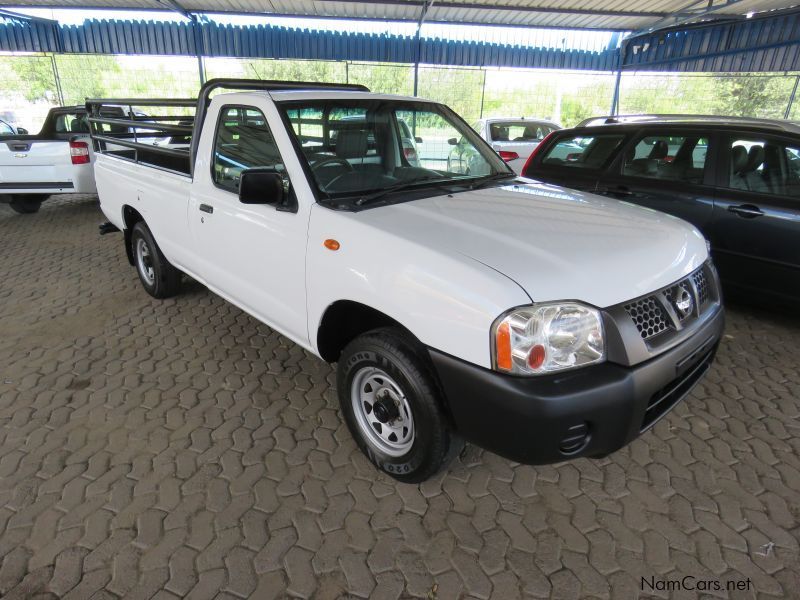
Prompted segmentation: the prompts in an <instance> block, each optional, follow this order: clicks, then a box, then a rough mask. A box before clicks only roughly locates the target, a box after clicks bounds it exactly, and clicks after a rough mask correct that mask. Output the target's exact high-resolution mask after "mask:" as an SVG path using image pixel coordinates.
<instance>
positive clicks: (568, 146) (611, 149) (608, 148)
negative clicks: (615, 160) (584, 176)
mask: <svg viewBox="0 0 800 600" xmlns="http://www.w3.org/2000/svg"><path fill="white" fill-rule="evenodd" d="M623 137H624V136H622V135H614V134H604V135H594V136H571V137H565V138H562V139H560V140H558V141H557V142H556V143H555V144H554V145H553V146H552V147H551V148H550V149H549V150H548V151H547V153H546V154H545V155H544V158H543V159H542V164H545V165H553V166H561V167H575V168H583V169H600V168H602V167H603V166H604V165H605V164H607V163H608V161H609V159H610V158H611V157H612V156H613V155H614V153H615V152H616V151H617V149H618V148H619V147H620V145H621V144H622V139H623Z"/></svg>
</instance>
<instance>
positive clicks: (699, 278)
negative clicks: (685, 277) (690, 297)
mask: <svg viewBox="0 0 800 600" xmlns="http://www.w3.org/2000/svg"><path fill="white" fill-rule="evenodd" d="M692 280H693V281H694V287H696V288H697V302H698V304H699V305H700V306H703V304H705V303H706V302H707V301H708V283H707V282H706V272H705V271H704V270H703V269H698V270H697V271H695V272H694V273H693V274H692Z"/></svg>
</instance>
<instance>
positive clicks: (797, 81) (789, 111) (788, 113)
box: [783, 75, 800, 119]
mask: <svg viewBox="0 0 800 600" xmlns="http://www.w3.org/2000/svg"><path fill="white" fill-rule="evenodd" d="M798 85H800V75H798V76H797V78H796V79H795V80H794V87H793V88H792V95H791V96H789V104H787V105H786V112H785V113H784V115H783V118H784V119H788V118H789V117H790V116H791V114H792V104H794V97H795V96H796V95H797V86H798Z"/></svg>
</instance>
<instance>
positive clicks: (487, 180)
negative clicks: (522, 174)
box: [469, 173, 518, 190]
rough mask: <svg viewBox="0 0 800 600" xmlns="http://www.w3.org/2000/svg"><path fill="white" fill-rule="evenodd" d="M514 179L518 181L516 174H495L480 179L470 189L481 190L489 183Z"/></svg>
mask: <svg viewBox="0 0 800 600" xmlns="http://www.w3.org/2000/svg"><path fill="white" fill-rule="evenodd" d="M512 177H513V178H514V179H516V178H517V177H518V175H517V174H516V173H493V174H491V175H486V176H485V177H478V178H477V179H475V181H474V182H473V183H472V185H470V186H469V189H471V190H477V189H478V188H481V187H483V186H485V185H487V184H489V183H492V182H495V181H503V180H504V179H511V178H512Z"/></svg>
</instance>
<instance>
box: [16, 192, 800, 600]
mask: <svg viewBox="0 0 800 600" xmlns="http://www.w3.org/2000/svg"><path fill="white" fill-rule="evenodd" d="M101 220H102V218H101V214H100V212H99V210H98V208H97V203H96V201H95V200H94V199H93V198H91V197H73V198H69V199H67V200H59V201H50V202H48V203H45V205H44V206H43V208H42V210H41V212H39V213H38V214H36V215H25V216H23V215H17V214H15V213H13V212H11V210H10V209H9V208H8V207H7V206H6V205H0V596H2V597H4V598H32V597H41V598H56V597H58V598H61V597H64V598H77V599H84V598H117V597H120V598H122V597H124V598H151V597H157V598H176V597H182V596H189V597H192V598H211V597H225V598H246V597H254V598H273V597H281V598H284V597H294V596H300V597H314V598H341V597H347V598H350V597H358V598H360V597H376V598H397V597H404V598H405V597H422V598H431V599H432V598H436V599H444V598H464V597H476V598H489V597H491V598H501V599H506V598H508V599H511V598H518V597H535V598H539V597H549V596H553V597H558V598H587V597H599V598H614V599H616V598H633V597H636V596H637V594H638V593H639V590H640V585H641V578H642V577H647V578H650V577H654V578H655V579H657V580H662V581H666V580H669V579H679V578H682V577H684V576H686V575H691V576H694V577H697V578H700V579H709V580H721V581H722V582H723V583H724V582H725V581H727V580H730V579H737V580H744V579H746V578H750V579H751V581H752V588H751V590H750V591H749V592H739V593H738V595H737V593H734V594H731V597H737V598H738V597H744V598H752V597H756V596H757V597H770V598H771V597H792V596H793V597H795V598H797V597H800V558H799V554H798V540H800V457H799V455H800V436H799V435H798V434H800V421H799V419H800V400H799V399H798V398H800V374H799V373H798V363H800V321H798V320H790V319H789V318H788V317H785V316H783V317H781V316H764V315H763V314H762V313H761V312H760V311H757V310H753V309H749V310H748V309H742V308H734V309H732V310H730V313H729V322H728V329H727V335H726V336H725V339H724V341H723V344H722V347H721V351H720V354H719V358H718V361H717V364H716V366H715V367H714V369H713V370H712V372H711V373H710V375H709V376H708V377H707V379H706V380H705V381H704V383H703V384H702V385H701V386H700V387H698V388H697V389H696V390H695V391H694V393H693V394H692V395H691V396H690V397H689V398H688V399H687V400H686V401H685V402H684V403H683V404H682V405H681V406H680V407H678V408H677V409H676V410H675V411H674V412H673V413H672V414H671V415H670V416H669V418H667V419H666V420H664V421H662V422H661V423H659V424H658V425H657V426H656V427H655V429H654V430H653V431H651V432H650V433H648V434H646V435H645V436H644V437H643V438H641V439H640V440H637V441H636V442H634V443H633V444H632V445H631V446H630V447H628V448H626V449H624V450H622V451H620V452H618V453H616V454H614V455H613V456H611V457H608V458H606V459H603V460H598V461H590V460H578V461H575V462H571V463H565V464H560V465H557V466H548V467H537V468H534V467H528V466H522V465H517V464H515V463H511V462H509V461H507V460H505V459H502V458H499V457H497V456H495V455H493V454H490V453H488V452H483V451H481V450H479V449H477V448H475V447H472V446H468V447H467V449H466V451H465V452H464V454H463V455H462V456H461V457H460V458H459V460H457V461H456V462H455V463H454V464H453V465H452V466H451V467H450V469H449V470H448V471H447V472H446V473H443V474H441V475H440V476H439V477H437V478H436V479H435V480H432V481H429V482H426V483H425V484H423V485H420V486H416V485H401V484H397V483H395V482H394V481H393V480H391V479H389V478H388V477H386V476H383V475H380V474H378V473H377V472H376V471H375V470H374V469H373V468H372V467H371V466H370V465H369V464H368V463H367V461H366V460H365V459H364V458H362V456H361V454H360V453H359V452H358V451H357V449H356V447H355V445H354V443H353V441H352V440H351V438H350V436H349V434H348V432H347V430H346V428H345V426H344V425H343V424H342V423H341V421H340V418H339V415H338V413H337V402H336V399H335V395H334V388H333V382H334V374H333V372H332V370H331V369H330V368H329V367H328V366H327V365H325V364H324V363H322V362H321V361H319V360H317V359H315V358H314V357H312V356H310V355H308V354H306V353H305V352H304V351H303V350H301V349H300V348H298V347H297V346H295V345H294V344H292V343H291V342H289V341H287V340H286V339H284V338H282V337H281V336H279V335H277V334H275V333H273V332H272V331H270V329H268V328H267V327H265V326H264V325H261V324H260V323H258V322H256V321H255V320H254V319H252V318H250V317H249V316H247V315H245V314H243V313H242V312H241V311H239V310H238V309H236V308H234V307H232V306H231V305H229V304H227V303H225V302H224V301H222V300H220V299H219V298H218V297H216V296H215V295H213V294H212V293H210V292H208V291H206V290H205V289H204V288H203V287H201V286H199V285H197V284H190V285H189V286H188V289H187V290H186V291H185V293H184V294H182V295H181V296H179V297H178V298H175V299H172V300H169V301H165V302H159V301H155V300H151V299H150V298H149V296H147V295H146V294H145V293H144V291H143V290H142V289H141V288H140V285H139V282H138V280H137V279H136V274H135V272H134V270H133V269H132V268H130V267H129V266H128V264H127V262H126V259H125V257H124V252H123V248H122V244H121V238H120V236H119V234H116V235H110V236H106V237H103V238H101V237H99V236H98V235H97V230H96V226H97V223H98V222H100V221H101ZM655 595H656V596H658V597H667V596H668V594H667V593H666V592H663V591H658V592H656V593H655ZM711 595H712V596H719V597H724V596H725V593H720V592H712V594H711ZM674 597H694V593H683V594H681V593H678V594H675V595H674Z"/></svg>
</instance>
